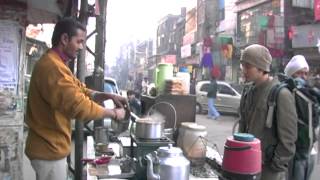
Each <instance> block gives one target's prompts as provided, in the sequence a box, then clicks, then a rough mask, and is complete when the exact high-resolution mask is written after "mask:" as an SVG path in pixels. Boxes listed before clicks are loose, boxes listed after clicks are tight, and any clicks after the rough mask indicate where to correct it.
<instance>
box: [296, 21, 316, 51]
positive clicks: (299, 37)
mask: <svg viewBox="0 0 320 180" xmlns="http://www.w3.org/2000/svg"><path fill="white" fill-rule="evenodd" d="M293 29H295V33H294V35H293V37H292V47H293V48H306V47H317V43H318V42H317V41H318V39H320V25H319V24H310V25H302V26H294V27H293Z"/></svg>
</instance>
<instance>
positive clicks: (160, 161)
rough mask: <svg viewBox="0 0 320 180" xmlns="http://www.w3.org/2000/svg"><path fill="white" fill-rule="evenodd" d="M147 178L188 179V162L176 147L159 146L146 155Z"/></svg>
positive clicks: (165, 179) (162, 179) (149, 179)
mask: <svg viewBox="0 0 320 180" xmlns="http://www.w3.org/2000/svg"><path fill="white" fill-rule="evenodd" d="M146 159H147V179H148V180H177V179H179V180H189V171H190V162H189V160H188V159H187V158H185V157H184V156H183V152H182V150H181V149H180V148H178V147H172V144H169V145H168V146H167V147H160V148H159V149H158V150H157V151H154V152H153V153H149V154H147V155H146Z"/></svg>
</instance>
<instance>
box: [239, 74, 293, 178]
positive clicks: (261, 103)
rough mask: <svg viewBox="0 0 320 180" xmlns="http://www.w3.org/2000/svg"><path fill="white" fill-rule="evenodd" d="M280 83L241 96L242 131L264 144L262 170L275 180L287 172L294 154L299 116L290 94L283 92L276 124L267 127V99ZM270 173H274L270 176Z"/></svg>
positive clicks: (249, 89) (268, 83) (254, 88)
mask: <svg viewBox="0 0 320 180" xmlns="http://www.w3.org/2000/svg"><path fill="white" fill-rule="evenodd" d="M277 83H279V81H278V80H276V79H274V80H268V81H266V82H264V83H262V84H260V85H259V86H255V85H254V84H253V85H250V86H248V87H246V88H245V89H244V91H243V93H242V97H241V102H240V115H241V118H240V124H239V131H240V132H245V133H250V134H253V135H254V136H255V137H257V138H259V139H260V141H261V149H262V162H263V170H262V171H264V170H266V171H268V173H265V174H268V177H263V176H262V179H272V180H276V179H278V178H274V177H279V176H278V175H277V174H278V173H283V172H285V171H286V170H287V167H288V163H289V161H290V160H291V158H292V157H293V156H294V153H295V141H296V139H297V121H298V118H297V114H296V110H295V104H294V98H293V96H292V94H291V92H290V91H289V90H288V89H286V88H283V89H282V90H281V91H280V92H279V96H278V99H277V106H276V113H275V122H274V123H273V125H272V127H271V128H267V127H266V119H267V112H268V104H267V99H268V95H269V92H270V90H271V88H272V87H273V86H274V85H276V84H277ZM270 172H271V173H270ZM262 174H264V172H262Z"/></svg>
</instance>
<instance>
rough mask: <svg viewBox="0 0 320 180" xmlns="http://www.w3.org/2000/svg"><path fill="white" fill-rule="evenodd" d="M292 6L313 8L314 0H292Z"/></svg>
mask: <svg viewBox="0 0 320 180" xmlns="http://www.w3.org/2000/svg"><path fill="white" fill-rule="evenodd" d="M292 6H293V7H301V8H311V9H313V0H292Z"/></svg>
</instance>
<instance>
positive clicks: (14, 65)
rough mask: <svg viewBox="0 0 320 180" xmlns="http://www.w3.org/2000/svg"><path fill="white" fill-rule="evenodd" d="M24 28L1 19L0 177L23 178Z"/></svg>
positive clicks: (13, 22)
mask: <svg viewBox="0 0 320 180" xmlns="http://www.w3.org/2000/svg"><path fill="white" fill-rule="evenodd" d="M24 49H25V35H24V28H23V27H22V26H20V25H19V24H18V23H17V22H15V21H9V20H0V155H1V157H0V179H22V164H23V163H22V159H23V158H22V156H23V111H24V105H23V75H24V68H23V63H24V54H25V53H24Z"/></svg>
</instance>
